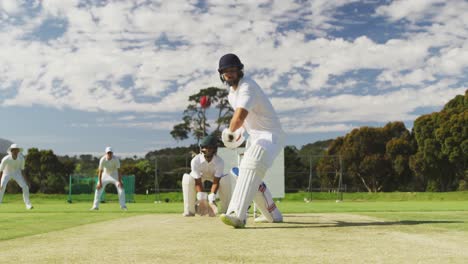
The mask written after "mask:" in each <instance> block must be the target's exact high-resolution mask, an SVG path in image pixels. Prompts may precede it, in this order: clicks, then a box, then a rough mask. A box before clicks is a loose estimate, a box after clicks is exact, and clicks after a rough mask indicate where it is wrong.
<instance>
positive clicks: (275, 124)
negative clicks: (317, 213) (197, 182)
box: [218, 54, 285, 228]
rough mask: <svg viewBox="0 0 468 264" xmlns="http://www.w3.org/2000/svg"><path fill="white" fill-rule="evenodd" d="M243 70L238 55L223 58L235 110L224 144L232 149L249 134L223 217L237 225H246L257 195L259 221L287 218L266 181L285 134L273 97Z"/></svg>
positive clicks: (224, 79) (222, 73)
mask: <svg viewBox="0 0 468 264" xmlns="http://www.w3.org/2000/svg"><path fill="white" fill-rule="evenodd" d="M243 69H244V65H243V64H242V63H241V61H240V59H239V58H238V57H237V56H236V55H235V54H226V55H224V56H222V57H221V59H220V60H219V67H218V72H219V75H220V79H221V81H222V82H223V83H224V84H226V85H227V86H228V87H229V88H228V89H229V95H228V100H229V104H230V105H231V107H232V108H233V109H234V114H233V117H232V119H231V121H230V124H229V128H226V129H225V130H224V131H223V133H222V140H223V143H224V144H225V146H226V147H228V148H235V147H238V146H240V145H241V144H242V141H243V138H244V137H243V132H244V130H245V132H246V133H248V134H249V138H248V140H247V144H246V151H245V153H244V157H243V158H242V161H241V163H240V166H239V177H238V179H237V183H236V186H235V188H234V192H233V194H232V198H231V202H230V203H229V207H228V210H227V212H226V214H222V215H221V216H220V218H221V220H222V221H223V223H225V224H226V225H230V226H233V227H235V228H242V227H244V226H245V223H246V217H247V215H246V214H247V209H248V207H249V205H250V204H251V203H252V201H253V200H254V198H255V203H256V204H257V206H258V208H259V210H260V212H261V213H262V216H261V218H259V219H256V220H257V221H256V222H264V221H266V222H282V221H283V217H282V215H281V212H280V211H279V209H278V208H277V207H276V205H274V203H273V204H272V203H271V202H272V201H273V200H272V198H271V194H269V191H268V193H267V194H265V189H266V186H264V185H263V184H262V182H263V178H264V177H265V174H266V171H267V170H268V168H270V167H271V166H272V165H273V161H274V160H275V158H276V156H277V155H278V154H279V153H280V151H281V149H282V148H283V146H284V140H285V133H284V132H283V129H282V127H281V124H280V121H279V118H278V116H277V115H276V112H275V110H274V109H273V106H272V104H271V102H270V100H269V99H268V98H267V96H266V95H265V93H264V92H263V91H262V89H261V88H260V86H259V85H258V84H257V83H256V82H255V81H253V80H252V79H250V78H248V77H244V72H243ZM261 185H262V186H261Z"/></svg>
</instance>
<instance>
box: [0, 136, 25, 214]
mask: <svg viewBox="0 0 468 264" xmlns="http://www.w3.org/2000/svg"><path fill="white" fill-rule="evenodd" d="M21 152H22V149H21V148H20V147H18V145H17V144H11V146H10V147H9V148H8V155H6V156H5V157H4V158H3V159H2V163H1V164H0V204H1V203H2V201H3V195H4V194H5V190H6V187H7V184H8V182H9V181H10V178H13V179H14V180H15V181H16V182H17V183H18V185H19V186H20V187H21V189H22V190H23V200H24V204H25V205H26V209H28V210H31V209H33V206H32V204H31V202H30V201H29V187H28V184H27V180H26V177H25V175H24V157H23V154H21Z"/></svg>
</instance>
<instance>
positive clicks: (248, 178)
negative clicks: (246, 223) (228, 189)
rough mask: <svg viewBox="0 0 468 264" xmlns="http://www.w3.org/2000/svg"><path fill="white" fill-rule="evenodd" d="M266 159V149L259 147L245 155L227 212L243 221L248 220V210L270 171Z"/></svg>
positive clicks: (252, 148)
mask: <svg viewBox="0 0 468 264" xmlns="http://www.w3.org/2000/svg"><path fill="white" fill-rule="evenodd" d="M265 158H266V153H265V149H264V148H262V147H261V146H259V145H253V146H251V147H250V148H249V149H247V151H246V152H245V153H244V158H243V159H242V162H241V164H240V168H239V177H238V178H237V183H236V187H235V188H234V192H233V194H232V198H231V202H230V203H229V208H228V210H227V212H228V214H231V215H232V214H234V215H235V216H236V217H237V218H239V219H241V220H245V219H246V214H247V209H248V207H249V205H250V203H251V202H252V200H253V199H254V196H255V193H256V192H257V190H258V186H259V185H260V183H262V180H263V177H264V176H265V172H266V170H267V169H268V167H267V165H266V162H265Z"/></svg>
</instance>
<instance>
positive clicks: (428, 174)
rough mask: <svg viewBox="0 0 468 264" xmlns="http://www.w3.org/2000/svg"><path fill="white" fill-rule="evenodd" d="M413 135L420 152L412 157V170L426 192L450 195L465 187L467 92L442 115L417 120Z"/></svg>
mask: <svg viewBox="0 0 468 264" xmlns="http://www.w3.org/2000/svg"><path fill="white" fill-rule="evenodd" d="M413 134H414V138H415V140H416V142H417V147H418V151H417V153H416V154H415V155H413V156H412V157H411V160H410V166H411V169H412V171H413V172H414V174H415V175H416V176H417V177H418V178H419V179H420V181H422V183H423V185H424V188H425V189H426V190H430V191H451V190H456V189H457V188H458V189H462V188H461V186H466V183H467V181H468V170H467V164H468V90H467V91H465V95H464V96H463V95H457V96H456V97H455V98H453V99H452V100H450V101H449V102H448V103H447V104H446V105H445V106H444V108H443V109H442V110H441V111H440V112H434V113H431V114H428V115H423V116H421V117H419V118H418V119H416V121H415V122H414V127H413ZM463 188H464V187H463Z"/></svg>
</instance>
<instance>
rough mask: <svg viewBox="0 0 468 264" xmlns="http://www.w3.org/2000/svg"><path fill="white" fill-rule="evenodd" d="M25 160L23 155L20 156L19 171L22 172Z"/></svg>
mask: <svg viewBox="0 0 468 264" xmlns="http://www.w3.org/2000/svg"><path fill="white" fill-rule="evenodd" d="M25 162H26V159H25V158H24V156H23V155H21V168H20V169H21V170H24V165H25Z"/></svg>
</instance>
